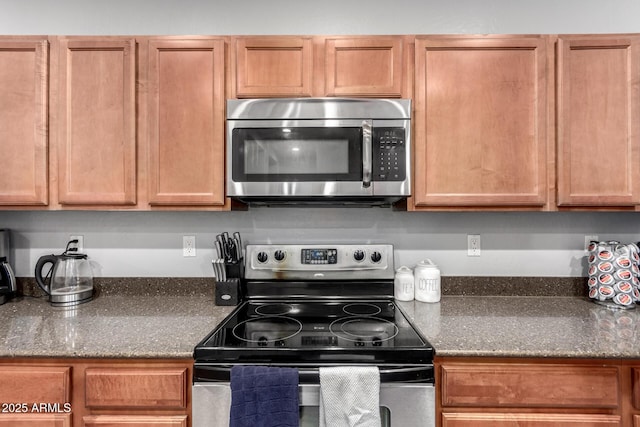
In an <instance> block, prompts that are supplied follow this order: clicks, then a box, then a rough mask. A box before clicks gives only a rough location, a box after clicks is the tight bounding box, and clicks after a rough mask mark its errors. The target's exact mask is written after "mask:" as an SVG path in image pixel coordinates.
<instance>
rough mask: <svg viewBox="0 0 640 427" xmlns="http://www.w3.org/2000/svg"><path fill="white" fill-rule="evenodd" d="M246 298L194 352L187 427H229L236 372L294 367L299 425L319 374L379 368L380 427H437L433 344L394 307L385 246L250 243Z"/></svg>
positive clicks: (315, 396)
mask: <svg viewBox="0 0 640 427" xmlns="http://www.w3.org/2000/svg"><path fill="white" fill-rule="evenodd" d="M245 260H246V267H245V278H246V283H245V285H246V286H245V295H244V296H245V299H246V300H245V301H244V302H243V303H242V304H241V305H239V306H238V307H237V308H236V309H235V310H234V311H233V312H232V313H231V314H230V315H229V316H228V317H227V318H226V319H224V320H223V321H222V322H221V324H220V325H218V326H217V327H216V328H215V329H214V330H213V331H212V332H211V333H210V334H209V335H208V336H207V337H206V338H204V339H203V340H202V341H201V342H200V343H199V344H198V345H197V346H196V348H195V350H194V358H195V365H194V378H193V394H192V396H193V406H192V408H193V426H194V427H213V426H216V427H218V426H228V422H229V414H230V406H231V390H230V371H231V368H232V367H233V366H236V365H269V366H279V367H295V368H297V369H298V372H299V384H300V385H299V398H300V425H301V426H313V427H317V426H318V425H319V424H318V422H319V421H318V419H319V402H320V400H319V399H320V385H319V370H320V368H322V367H325V366H349V365H359V366H376V367H378V369H379V372H380V414H381V419H382V421H383V423H382V425H383V426H403V427H416V426H424V427H434V426H435V389H434V369H433V356H434V350H433V348H432V346H431V345H430V344H429V343H428V342H427V340H425V339H424V338H423V337H422V336H421V335H420V333H419V332H418V331H417V330H416V329H415V328H414V327H413V325H412V324H411V321H410V320H409V319H408V318H407V317H406V316H405V314H404V313H403V312H402V310H401V309H400V308H399V307H398V306H396V304H395V303H394V300H393V277H394V268H393V247H392V246H391V245H377V244H356V245H326V244H322V245H248V246H247V248H246V256H245Z"/></svg>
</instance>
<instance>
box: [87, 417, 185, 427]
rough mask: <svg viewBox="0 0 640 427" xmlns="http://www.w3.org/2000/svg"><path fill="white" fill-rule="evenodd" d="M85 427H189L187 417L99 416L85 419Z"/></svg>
mask: <svg viewBox="0 0 640 427" xmlns="http://www.w3.org/2000/svg"><path fill="white" fill-rule="evenodd" d="M82 425H83V426H84V427H187V425H188V424H187V416H186V415H179V416H136V415H98V416H90V417H84V419H83V424H82Z"/></svg>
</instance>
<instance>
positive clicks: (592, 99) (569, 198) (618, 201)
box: [557, 36, 640, 207]
mask: <svg viewBox="0 0 640 427" xmlns="http://www.w3.org/2000/svg"><path fill="white" fill-rule="evenodd" d="M639 40H640V39H639V38H638V37H622V38H616V37H611V36H590V37H589V36H584V37H577V36H572V37H560V38H559V40H558V53H557V54H558V61H557V64H558V88H557V96H558V121H557V126H558V132H557V134H558V205H559V206H596V207H597V206H618V207H624V206H628V207H633V206H634V205H637V204H639V203H640V188H639V187H640V147H639V144H640V120H639V119H638V118H639V117H640V65H639V62H640V56H639V51H638V48H639V45H638V41H639Z"/></svg>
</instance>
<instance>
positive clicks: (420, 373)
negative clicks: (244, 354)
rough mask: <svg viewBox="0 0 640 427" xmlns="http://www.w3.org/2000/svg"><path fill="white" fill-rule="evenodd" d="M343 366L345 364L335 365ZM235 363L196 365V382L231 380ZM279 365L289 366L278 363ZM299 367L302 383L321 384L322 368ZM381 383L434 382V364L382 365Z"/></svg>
mask: <svg viewBox="0 0 640 427" xmlns="http://www.w3.org/2000/svg"><path fill="white" fill-rule="evenodd" d="M335 366H343V365H335ZM232 367H233V365H208V364H203V365H198V364H197V363H196V365H195V366H194V368H193V378H194V380H193V381H194V382H229V381H230V380H231V368H232ZM278 367H289V366H286V365H278ZM290 367H292V368H296V369H298V375H299V377H298V381H299V383H300V384H319V383H320V369H319V368H317V367H299V366H290ZM379 370H380V383H395V382H401V383H433V382H434V370H433V365H408V366H382V367H380V368H379Z"/></svg>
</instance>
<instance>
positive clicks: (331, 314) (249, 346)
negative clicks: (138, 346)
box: [194, 300, 433, 364]
mask: <svg viewBox="0 0 640 427" xmlns="http://www.w3.org/2000/svg"><path fill="white" fill-rule="evenodd" d="M194 356H195V358H196V361H199V362H207V361H210V362H216V363H220V362H224V363H274V364H275V363H279V364H282V363H285V364H286V363H298V364H299V363H301V362H308V363H315V364H331V363H340V364H344V363H385V364H389V363H398V364H402V363H432V360H433V349H432V348H431V346H430V344H429V343H428V342H427V341H426V340H425V339H424V338H422V337H421V336H420V335H419V334H418V332H417V331H416V330H415V329H414V328H413V326H412V325H411V322H410V321H409V320H408V319H407V318H406V316H405V315H404V314H403V313H402V311H401V310H400V309H399V308H398V307H397V306H396V305H395V304H394V303H393V301H390V300H380V301H377V300H374V301H330V302H329V301H315V300H314V301H309V300H304V301H286V302H283V301H254V300H249V301H247V302H244V303H243V304H242V305H240V306H238V307H237V308H236V309H235V310H234V311H233V312H232V313H231V314H230V315H229V316H228V317H227V318H226V319H225V320H224V321H223V322H222V323H221V324H220V325H219V326H218V327H217V328H216V329H215V330H214V331H213V332H212V333H211V334H209V336H207V337H206V338H205V339H204V340H203V341H202V342H201V343H200V344H198V345H197V346H196V348H195V352H194Z"/></svg>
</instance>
